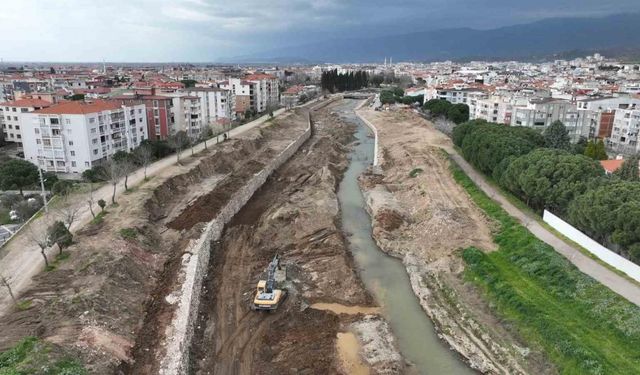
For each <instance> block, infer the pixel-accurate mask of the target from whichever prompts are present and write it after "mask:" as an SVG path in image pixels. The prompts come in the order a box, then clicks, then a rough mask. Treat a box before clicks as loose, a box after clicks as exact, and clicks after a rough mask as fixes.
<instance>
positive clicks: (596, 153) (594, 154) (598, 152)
mask: <svg viewBox="0 0 640 375" xmlns="http://www.w3.org/2000/svg"><path fill="white" fill-rule="evenodd" d="M584 154H585V155H586V156H588V157H590V158H592V159H595V160H607V159H608V158H609V156H608V155H607V151H606V149H605V147H604V142H603V141H602V139H600V140H598V141H597V142H594V141H589V142H588V143H587V147H585V150H584Z"/></svg>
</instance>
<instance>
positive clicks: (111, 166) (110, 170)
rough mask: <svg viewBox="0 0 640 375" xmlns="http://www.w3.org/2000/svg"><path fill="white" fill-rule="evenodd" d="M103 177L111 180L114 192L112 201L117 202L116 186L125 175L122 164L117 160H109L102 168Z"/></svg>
mask: <svg viewBox="0 0 640 375" xmlns="http://www.w3.org/2000/svg"><path fill="white" fill-rule="evenodd" d="M102 174H103V178H104V180H105V181H109V183H110V184H111V186H113V194H111V203H112V204H116V186H117V185H118V182H120V179H121V178H122V177H124V175H125V173H124V170H123V168H122V165H121V164H120V163H118V162H116V161H115V160H109V161H108V162H107V163H106V164H105V165H104V168H103V170H102Z"/></svg>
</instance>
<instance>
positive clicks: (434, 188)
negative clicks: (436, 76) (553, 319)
mask: <svg viewBox="0 0 640 375" xmlns="http://www.w3.org/2000/svg"><path fill="white" fill-rule="evenodd" d="M360 114H361V115H363V116H364V117H365V118H366V119H367V120H369V121H370V122H372V123H373V124H374V125H375V126H376V127H377V129H378V133H379V144H380V150H381V153H382V157H381V166H380V167H379V168H372V169H371V170H370V171H369V172H368V173H367V174H365V175H363V176H362V177H361V180H360V185H361V188H362V190H363V193H364V195H365V199H366V200H367V204H368V206H369V209H370V211H371V216H372V218H373V227H374V230H373V233H374V238H375V239H376V242H377V243H378V244H379V246H380V248H381V249H382V250H383V251H386V252H388V253H389V254H391V255H394V256H397V257H399V258H401V259H402V260H403V263H404V264H405V266H406V268H407V272H408V273H409V276H410V279H411V283H412V287H413V290H414V292H415V293H416V295H417V296H418V298H419V300H420V303H421V305H422V307H423V309H424V310H425V311H426V313H427V314H428V315H429V317H430V318H431V319H432V320H433V321H434V323H435V325H436V327H437V329H438V330H439V333H440V336H441V337H442V338H443V339H444V340H445V341H446V342H447V343H448V344H449V345H450V346H451V347H452V348H453V349H454V350H456V351H458V352H459V353H460V354H461V355H462V356H463V357H464V358H465V359H466V360H467V362H468V363H469V364H470V365H471V366H472V367H473V368H475V369H477V370H479V371H481V372H484V373H501V374H518V373H532V374H539V373H550V372H553V371H552V370H550V367H549V366H548V362H547V361H546V360H545V359H544V358H543V357H542V355H541V354H540V353H539V351H536V350H531V349H529V348H524V345H523V344H522V340H520V339H519V338H518V336H517V335H516V334H515V333H513V332H511V331H509V330H508V329H507V328H506V327H505V323H504V322H501V321H500V320H499V319H497V318H495V317H494V316H493V314H492V313H491V309H490V307H489V306H488V305H487V303H486V302H485V301H484V300H483V299H482V297H481V296H480V294H479V293H478V291H477V290H475V289H474V288H473V287H471V286H470V285H468V284H466V283H465V282H464V279H463V277H462V271H463V270H464V264H463V262H462V260H461V258H460V252H459V251H458V250H459V249H463V248H466V247H469V246H476V247H478V248H481V249H484V250H485V251H492V250H494V249H495V244H494V243H493V241H492V235H491V231H492V228H493V226H494V225H495V224H494V223H492V222H491V221H490V220H488V219H487V218H486V217H485V215H484V214H483V213H482V212H481V211H480V210H479V209H478V208H477V207H476V206H475V204H474V203H473V202H472V201H471V199H470V198H469V197H468V195H467V193H466V192H465V191H464V189H462V187H460V186H459V185H458V184H457V183H456V182H455V180H454V179H453V177H452V176H451V173H450V171H449V160H448V157H447V155H446V152H444V151H443V150H451V149H452V147H453V146H452V143H451V140H450V139H449V138H448V137H446V136H445V135H444V134H442V133H440V132H438V131H437V130H436V129H435V128H434V127H433V125H432V124H431V123H429V122H427V121H426V120H424V119H422V118H421V117H420V116H418V115H417V114H416V113H414V112H413V111H411V110H407V109H404V110H403V109H396V110H391V111H387V112H377V111H373V110H371V109H363V110H361V111H360ZM398 129H402V130H401V131H398Z"/></svg>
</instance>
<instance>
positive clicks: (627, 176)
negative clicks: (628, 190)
mask: <svg viewBox="0 0 640 375" xmlns="http://www.w3.org/2000/svg"><path fill="white" fill-rule="evenodd" d="M639 167H640V154H636V155H633V156H632V157H630V158H628V159H627V160H625V161H624V163H622V166H621V167H620V168H618V170H617V171H615V172H614V173H613V174H614V175H615V176H618V177H620V178H621V179H623V180H626V181H634V182H639V181H640V169H639Z"/></svg>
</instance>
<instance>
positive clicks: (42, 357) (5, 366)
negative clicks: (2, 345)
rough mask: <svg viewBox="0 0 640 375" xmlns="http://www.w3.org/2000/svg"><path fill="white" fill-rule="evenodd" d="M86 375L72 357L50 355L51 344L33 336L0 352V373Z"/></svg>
mask: <svg viewBox="0 0 640 375" xmlns="http://www.w3.org/2000/svg"><path fill="white" fill-rule="evenodd" d="M28 374H29V375H30V374H47V375H86V374H87V371H86V370H85V369H84V368H83V367H82V366H81V365H80V364H79V363H78V362H77V361H76V360H74V359H70V358H61V359H60V358H59V359H54V358H53V357H52V356H51V346H50V344H47V343H45V342H43V341H40V340H38V339H37V338H35V337H26V338H24V339H23V340H21V341H20V342H19V343H18V344H16V346H14V347H13V348H11V349H9V350H7V351H5V352H3V353H0V375H28Z"/></svg>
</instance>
